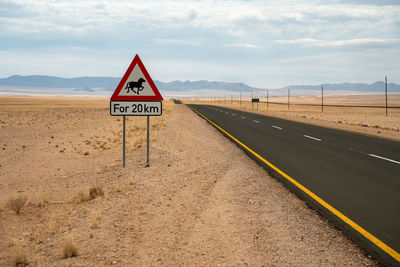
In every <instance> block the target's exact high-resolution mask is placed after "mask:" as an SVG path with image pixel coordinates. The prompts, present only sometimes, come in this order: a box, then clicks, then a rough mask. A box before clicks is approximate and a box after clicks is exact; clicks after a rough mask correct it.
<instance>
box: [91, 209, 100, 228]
mask: <svg viewBox="0 0 400 267" xmlns="http://www.w3.org/2000/svg"><path fill="white" fill-rule="evenodd" d="M100 219H101V213H100V212H99V211H95V212H94V213H93V214H92V217H91V220H90V228H91V229H96V228H98V227H99V222H100Z"/></svg>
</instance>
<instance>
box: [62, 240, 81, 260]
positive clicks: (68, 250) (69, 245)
mask: <svg viewBox="0 0 400 267" xmlns="http://www.w3.org/2000/svg"><path fill="white" fill-rule="evenodd" d="M76 256H78V248H77V247H76V245H75V243H74V241H72V239H70V238H69V239H67V240H65V241H64V245H63V257H64V258H65V259H66V258H71V257H76Z"/></svg>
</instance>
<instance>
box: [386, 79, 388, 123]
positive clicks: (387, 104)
mask: <svg viewBox="0 0 400 267" xmlns="http://www.w3.org/2000/svg"><path fill="white" fill-rule="evenodd" d="M385 99H386V116H387V115H388V99H387V76H385Z"/></svg>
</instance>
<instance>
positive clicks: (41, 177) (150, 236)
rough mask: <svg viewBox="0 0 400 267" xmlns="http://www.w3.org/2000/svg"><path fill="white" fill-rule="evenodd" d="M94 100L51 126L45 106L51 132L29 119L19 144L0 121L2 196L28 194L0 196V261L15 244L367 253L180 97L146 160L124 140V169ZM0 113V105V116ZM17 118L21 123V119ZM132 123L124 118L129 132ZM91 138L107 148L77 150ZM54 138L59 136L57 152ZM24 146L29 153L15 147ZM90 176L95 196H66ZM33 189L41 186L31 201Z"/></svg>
mask: <svg viewBox="0 0 400 267" xmlns="http://www.w3.org/2000/svg"><path fill="white" fill-rule="evenodd" d="M104 109H105V108H104V103H97V104H96V105H94V107H93V109H92V108H90V109H88V110H86V112H88V114H86V115H87V117H90V118H91V120H93V124H88V120H86V119H85V118H81V120H82V121H84V122H85V129H86V130H85V131H84V132H82V131H83V129H79V130H78V131H76V130H75V128H76V127H78V125H80V123H79V121H75V117H76V116H78V117H79V116H80V115H79V114H81V113H79V112H77V113H76V114H75V115H70V117H69V118H68V119H69V121H70V122H74V123H76V126H75V127H72V126H71V128H68V127H62V126H65V123H61V124H60V125H59V126H60V127H58V128H57V127H55V126H56V125H57V123H56V121H55V119H56V118H51V119H50V118H47V119H46V118H45V119H44V120H43V123H50V130H53V131H54V132H48V130H45V131H43V132H40V131H39V130H36V131H32V133H31V134H32V135H33V137H34V138H36V140H35V141H33V143H29V144H26V145H25V148H22V147H17V146H16V143H19V142H20V141H21V140H24V137H25V139H26V136H27V134H26V133H25V134H22V133H21V135H17V134H18V132H20V131H21V129H19V131H18V129H13V128H12V127H11V124H10V125H9V126H6V127H3V128H1V129H0V130H2V132H4V131H3V130H5V129H6V130H7V131H10V133H11V131H14V130H15V132H12V134H13V136H14V138H11V137H10V136H11V135H10V136H8V137H7V138H10V139H7V146H5V147H6V150H3V151H8V150H12V151H14V152H13V153H10V154H11V155H12V158H10V157H11V155H10V154H4V152H3V154H2V157H1V163H0V164H1V165H2V166H1V167H0V170H1V173H0V174H1V176H0V183H1V186H0V194H1V195H2V199H1V201H2V204H4V202H5V201H6V199H7V197H8V196H10V195H11V194H15V193H17V192H18V191H23V192H20V193H19V194H27V195H28V198H29V197H30V198H31V204H28V205H27V207H25V208H24V209H23V211H22V212H21V214H20V215H18V216H17V215H15V213H13V212H12V211H11V210H9V209H8V208H6V207H4V205H2V208H1V210H0V236H2V241H1V243H0V265H8V264H9V263H10V262H11V261H12V255H13V253H14V252H15V251H16V250H22V251H24V252H25V254H26V255H27V257H28V261H29V262H30V263H33V264H37V265H39V266H40V265H41V264H42V265H44V266H48V265H52V266H67V265H72V266H109V265H117V266H138V265H139V266H149V265H161V266H170V265H189V266H192V265H195V266H218V265H226V266H232V265H251V266H282V265H285V266H292V265H297V266H299V265H300V266H321V265H325V266H330V265H339V266H342V265H350V266H361V265H363V266H365V265H370V266H374V265H375V263H374V262H373V261H371V260H370V259H368V257H366V256H365V255H363V254H362V253H361V252H360V250H359V249H358V248H357V247H356V246H355V245H354V244H352V243H351V242H350V241H349V240H347V238H345V237H344V236H343V235H342V234H341V233H340V232H338V231H337V230H335V229H334V228H333V227H332V226H331V225H330V224H329V223H328V222H326V221H325V220H324V219H321V218H320V217H319V216H318V215H317V214H316V213H315V212H314V211H311V210H309V209H308V208H307V207H306V205H305V204H304V203H303V202H302V201H300V200H299V199H298V198H297V197H295V196H294V195H293V194H291V193H290V192H288V190H287V189H286V188H284V187H283V186H282V185H281V184H280V183H279V182H277V181H276V180H275V179H272V178H270V177H269V176H268V174H267V173H266V171H265V170H264V169H262V168H261V167H259V166H258V165H257V164H256V163H255V162H253V161H252V160H251V159H249V158H248V157H247V156H246V155H245V154H244V153H243V152H242V151H241V150H240V149H238V148H237V147H236V146H235V145H234V144H232V143H231V142H230V141H228V140H227V139H225V138H224V137H223V136H222V135H220V134H219V133H218V132H217V131H216V130H215V129H213V128H212V127H210V126H209V125H208V124H207V123H206V122H205V121H204V120H202V119H200V118H199V117H198V116H196V115H195V114H194V113H193V112H192V111H190V110H189V109H188V108H187V107H186V106H184V105H175V107H173V109H172V112H171V113H170V114H166V115H167V116H166V118H167V121H166V124H163V123H160V126H159V127H158V128H157V127H155V128H156V129H154V133H156V134H157V137H155V138H154V139H157V140H153V142H152V143H151V166H150V167H149V168H144V167H143V166H144V161H145V148H144V147H143V146H142V145H141V144H140V143H136V144H135V145H134V146H132V149H130V150H129V154H128V156H127V159H128V161H127V168H125V169H122V168H121V161H120V157H121V155H120V147H119V143H118V141H115V143H114V142H113V140H114V139H118V138H119V136H118V129H119V127H120V122H118V121H117V120H116V119H115V118H109V117H110V116H109V115H108V112H107V110H104ZM103 113H104V114H103ZM55 114H57V112H55ZM59 115H60V114H59V113H58V115H55V116H59ZM5 117H6V115H4V114H3V113H2V117H1V118H2V121H4V120H5V119H4V118H5ZM11 117H12V116H11ZM18 120H21V122H20V123H22V125H21V127H22V126H23V125H25V124H26V123H28V122H27V121H24V118H23V117H21V118H19V119H18ZM91 120H90V121H91ZM28 121H29V120H28ZM17 123H18V122H17ZM52 123H54V124H55V125H53V124H52ZM128 123H130V124H131V125H139V126H140V123H139V122H135V121H131V122H129V121H128ZM7 125H8V124H7ZM107 125H108V126H107ZM164 125H165V126H164ZM7 127H8V128H7ZM107 127H109V128H107ZM135 127H136V126H135ZM64 128H67V130H65V129H64ZM139 128H140V127H139ZM101 130H102V131H101ZM113 131H114V132H113ZM139 131H140V130H139V129H138V128H134V127H133V126H131V128H130V134H131V138H134V136H136V135H137V134H138V132H139ZM157 132H158V133H157ZM80 134H82V135H83V137H82V136H80ZM42 135H43V136H42ZM103 135H104V136H103ZM51 136H54V138H51ZM94 136H98V138H97V139H95V141H93V140H91V139H90V137H93V138H95V137H94ZM18 138H19V139H18ZM41 138H43V140H42V139H41ZM108 138H109V139H110V140H108ZM16 139H18V140H16ZM50 139H56V140H57V142H56V143H57V144H54V143H51V146H49V147H47V145H45V143H47V142H54V141H55V140H54V141H49V140H50ZM3 140H4V139H3ZM40 140H42V141H40ZM88 140H89V141H91V143H90V144H89V145H86V143H85V141H88ZM100 140H101V141H100ZM96 141H100V142H99V144H98V146H99V147H101V146H103V147H106V148H107V149H103V148H97V149H96V148H95V147H92V148H91V149H90V150H88V148H87V146H89V147H90V146H91V145H92V144H93V142H94V143H95V144H97V143H96ZM41 142H42V143H41ZM70 142H71V143H70ZM113 144H114V145H113ZM1 145H2V146H3V147H4V144H1ZM49 145H50V144H49ZM55 145H59V147H57V148H54V149H53V147H54V146H55ZM60 145H65V146H66V145H67V146H68V147H63V148H65V152H59V150H62V149H63V148H62V147H60ZM31 146H32V147H33V148H32V149H31V150H30V153H26V152H23V151H24V150H23V149H25V150H26V149H30V147H31ZM16 148H18V151H17V150H16ZM74 148H77V150H78V151H79V152H73V151H75V150H74ZM46 149H47V150H46ZM20 150H22V151H20ZM70 150H71V151H70ZM35 151H36V153H34V152H35ZM86 151H88V152H89V155H86V156H85V155H84V154H85V152H86ZM51 152H53V153H51ZM56 152H57V153H56ZM69 153H70V154H69ZM89 156H92V157H89ZM5 157H7V158H5ZM15 160H17V162H16V163H15ZM38 161H39V163H38ZM32 166H33V167H34V168H35V169H37V170H32ZM13 170H14V171H13ZM16 170H18V171H16ZM94 184H95V185H100V186H102V187H103V188H104V190H105V192H106V196H105V197H102V198H96V199H94V200H90V201H85V202H81V203H76V202H73V201H71V198H73V196H74V195H75V193H76V192H77V191H79V190H82V189H84V188H87V187H89V186H91V185H94ZM38 191H43V192H46V196H45V197H46V198H47V202H45V203H42V205H38V201H39V202H40V201H42V202H43V197H42V196H39V197H35V194H34V193H35V192H38ZM65 238H72V239H73V240H74V242H75V244H76V246H77V247H78V249H79V256H78V257H73V258H69V259H63V257H62V253H61V249H62V244H63V240H64V239H65Z"/></svg>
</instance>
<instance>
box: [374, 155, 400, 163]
mask: <svg viewBox="0 0 400 267" xmlns="http://www.w3.org/2000/svg"><path fill="white" fill-rule="evenodd" d="M368 156H371V157H374V158H378V159H383V160H387V161H390V162H393V163H397V164H400V162H398V161H395V160H393V159H388V158H384V157H381V156H377V155H374V154H368Z"/></svg>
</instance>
